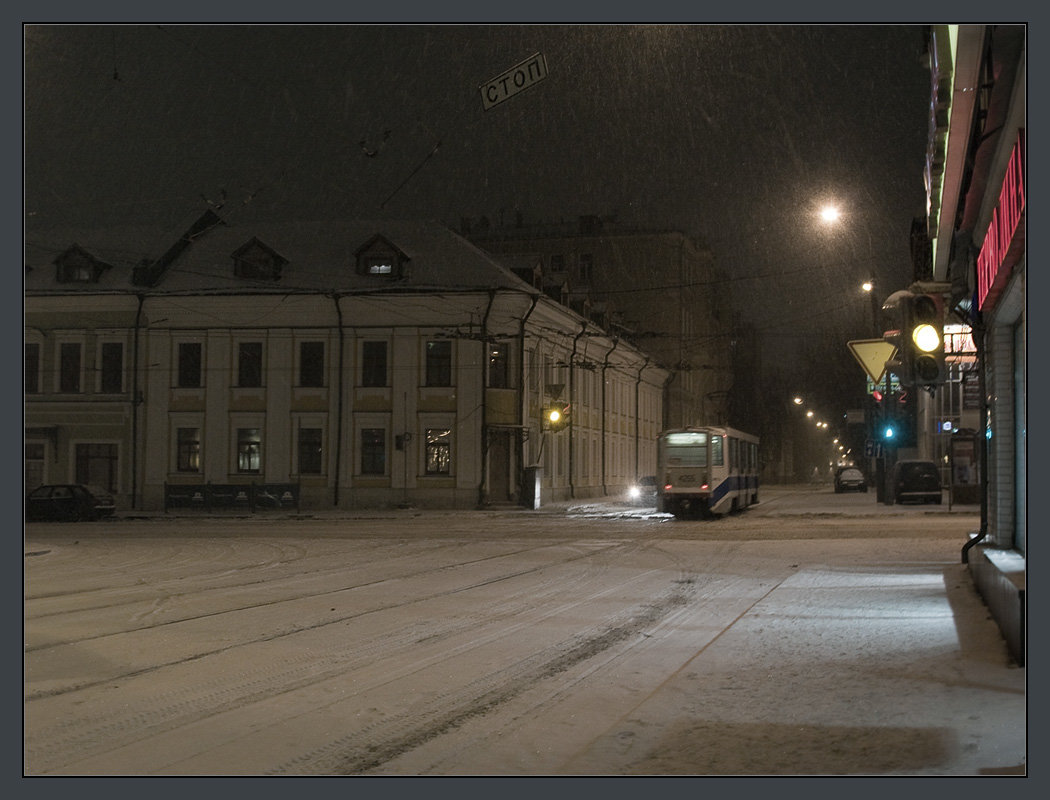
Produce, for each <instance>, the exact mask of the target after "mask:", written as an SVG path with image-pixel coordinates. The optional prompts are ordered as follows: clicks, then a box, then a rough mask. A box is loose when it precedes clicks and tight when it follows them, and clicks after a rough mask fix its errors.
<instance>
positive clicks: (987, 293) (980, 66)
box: [916, 25, 1027, 664]
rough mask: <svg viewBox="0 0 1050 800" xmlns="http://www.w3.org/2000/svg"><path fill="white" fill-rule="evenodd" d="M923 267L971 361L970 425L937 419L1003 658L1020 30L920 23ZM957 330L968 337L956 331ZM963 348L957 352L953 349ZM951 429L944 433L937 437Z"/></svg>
mask: <svg viewBox="0 0 1050 800" xmlns="http://www.w3.org/2000/svg"><path fill="white" fill-rule="evenodd" d="M928 42H929V45H928V49H927V52H928V55H929V63H930V73H931V79H932V80H931V89H932V93H931V101H930V138H929V149H928V153H927V165H926V176H925V177H926V187H927V199H928V202H927V210H928V215H927V226H926V234H927V237H928V248H929V259H928V264H929V274H928V275H917V276H916V277H917V278H919V279H926V280H929V281H931V282H932V285H934V286H939V287H944V290H945V294H946V296H947V297H949V298H950V303H949V308H950V319H949V323H952V324H955V325H956V326H957V325H958V323H960V322H961V323H964V324H965V326H966V327H965V328H961V329H958V330H951V329H948V330H946V333H948V334H949V338H948V341H949V342H952V338H951V335H952V334H954V336H955V338H956V342H957V343H955V344H951V345H950V347H949V357H950V358H951V357H952V356H959V358H957V359H956V360H957V361H960V362H963V361H965V360H969V361H972V362H973V363H974V364H975V366H976V369H975V370H968V371H967V373H966V374H965V375H964V376H963V379H961V381H960V393H961V400H960V404H961V406H962V407H963V408H964V409H965V410H968V411H969V410H972V411H973V414H972V418H973V419H975V423H974V428H973V429H966V428H963V429H961V430H957V431H951V430H950V429H948V428H937V427H936V423H937V422H938V421H939V420H940V419H941V418H942V417H943V416H944V409H943V407H937V406H934V407H933V411H932V413H931V414H930V422H932V423H933V425H930V426H929V427H930V428H931V429H932V430H933V431H934V433H933V434H932V435H934V436H938V435H939V436H940V437H941V438H942V444H941V446H940V447H934V448H932V449H933V452H935V453H936V454H937V455H938V456H939V457H940V458H942V459H943V460H944V461H945V463H946V464H947V465H948V467H949V469H950V476H951V484H952V486H953V489H954V488H955V487H956V486H959V485H965V486H970V485H973V484H976V489H977V490H976V491H975V492H974V494H975V496H978V497H979V498H980V501H981V529H980V530H979V531H976V532H974V535H973V537H972V538H971V539H970V540H969V541H968V542H967V543H966V546H965V547H964V550H963V559H964V560H965V561H966V562H967V563H968V564H969V569H970V572H971V574H972V575H973V578H974V582H975V584H976V586H977V588H978V590H979V591H980V593H981V595H982V596H983V597H984V599H985V602H986V603H987V605H988V607H989V609H990V610H991V612H992V614H993V616H994V617H995V619H996V621H997V622H998V624H999V626H1000V628H1001V629H1002V631H1003V634H1004V636H1005V638H1006V641H1007V644H1008V645H1009V647H1010V651H1011V653H1012V654H1013V655H1014V657H1015V658H1016V659H1017V661H1018V662H1019V663H1021V664H1023V663H1024V653H1025V630H1026V622H1025V614H1026V612H1025V579H1026V553H1027V498H1026V491H1025V485H1026V467H1025V465H1026V456H1027V411H1026V354H1027V322H1026V320H1027V311H1026V306H1027V303H1026V278H1025V276H1026V272H1027V258H1026V250H1025V217H1026V214H1025V198H1026V191H1025V182H1026V177H1027V173H1026V169H1025V165H1026V159H1027V139H1026V135H1025V126H1026V96H1027V78H1026V61H1027V59H1026V56H1027V30H1026V28H1025V26H1023V25H936V26H932V28H931V29H930V35H929V39H928ZM967 332H969V334H970V335H969V336H967V335H966V333H967ZM966 355H969V356H970V357H969V359H963V358H961V357H962V356H966ZM949 436H950V438H949Z"/></svg>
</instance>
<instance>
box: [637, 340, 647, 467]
mask: <svg viewBox="0 0 1050 800" xmlns="http://www.w3.org/2000/svg"><path fill="white" fill-rule="evenodd" d="M648 366H649V356H646V357H645V361H644V362H642V366H640V367H639V368H638V377H637V378H635V380H634V477H635V480H637V479H638V458H639V452H638V451H639V450H640V449H641V427H642V414H641V410H640V409H639V400H640V399H641V385H642V373H643V372H645V368H646V367H648Z"/></svg>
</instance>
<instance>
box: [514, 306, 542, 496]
mask: <svg viewBox="0 0 1050 800" xmlns="http://www.w3.org/2000/svg"><path fill="white" fill-rule="evenodd" d="M539 301H540V296H539V295H538V294H534V295H533V296H532V304H531V305H530V306H529V310H528V311H526V312H525V315H524V316H523V317H522V318H521V325H520V327H519V329H518V413H519V418H520V420H521V430H522V435H521V436H519V437H518V485H519V487H520V488H519V498H520V499H521V500H522V501H524V498H525V494H524V492H525V478H526V474H525V472H526V469H525V468H526V466H528V465H527V464H526V463H525V439H524V438H523V437H524V432H525V431H527V430H528V427H527V426H528V421H529V409H528V402H529V396H528V393H527V392H526V390H525V380H526V371H525V326H526V324H527V323H528V321H529V317H531V316H532V312H533V311H535V310H536V305H537V304H538V303H539ZM541 441H542V439H541ZM538 459H539V457H538V456H537V460H538ZM533 502H535V498H533Z"/></svg>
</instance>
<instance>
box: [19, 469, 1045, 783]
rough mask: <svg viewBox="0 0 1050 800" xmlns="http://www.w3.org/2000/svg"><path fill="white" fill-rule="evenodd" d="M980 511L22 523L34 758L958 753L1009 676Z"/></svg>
mask: <svg viewBox="0 0 1050 800" xmlns="http://www.w3.org/2000/svg"><path fill="white" fill-rule="evenodd" d="M975 514H976V510H975V509H973V508H954V509H949V508H948V507H947V505H945V506H941V507H935V506H926V507H922V506H919V507H900V506H884V505H882V504H879V503H877V502H876V501H875V499H874V496H873V495H872V494H869V495H835V494H833V493H832V492H831V491H830V489H828V488H827V487H824V488H823V489H821V490H814V489H812V488H811V487H790V488H780V487H777V488H774V489H772V490H766V491H765V492H764V493H763V502H762V503H761V504H760V505H759V506H757V507H755V508H753V509H751V510H749V511H748V512H746V513H744V514H739V515H733V516H731V517H727V518H724V519H721V520H715V521H710V522H701V521H696V522H692V521H689V522H686V521H676V520H674V519H673V518H671V517H668V516H666V515H661V514H657V513H656V512H655V511H654V510H653V509H645V508H640V507H632V506H629V505H628V504H626V503H620V502H598V501H593V502H592V501H580V502H573V503H565V504H558V505H551V506H548V507H545V508H543V509H541V510H539V511H537V512H530V511H524V510H520V509H492V510H487V511H476V512H439V511H422V510H414V509H398V510H389V511H387V510H383V511H373V512H353V513H351V512H339V513H335V512H329V513H318V514H301V515H296V516H297V518H288V517H257V518H221V519H216V518H173V517H167V518H165V517H163V516H158V517H154V518H148V519H122V520H117V521H113V522H108V523H80V524H65V525H62V524H47V525H44V524H34V525H30V526H28V528H27V531H26V541H25V550H26V554H27V555H26V559H25V566H26V573H25V574H26V585H25V589H26V602H25V611H26V622H25V638H26V659H25V688H26V697H27V701H26V706H25V712H26V713H25V720H26V724H25V772H26V774H29V775H349V774H381V775H842V774H845V775H941V776H945V775H976V774H1001V773H1006V774H1014V773H1018V772H1023V771H1024V770H1025V769H1026V766H1025V764H1026V738H1025V726H1026V704H1025V670H1024V669H1021V668H1018V667H1016V666H1015V665H1013V664H1011V662H1010V660H1009V657H1008V655H1007V652H1006V647H1005V644H1004V643H1003V641H1002V638H1001V636H1000V635H999V632H998V629H997V628H996V627H995V624H994V622H992V621H991V619H990V617H989V616H988V614H987V609H985V607H984V606H983V604H982V602H981V600H980V598H979V596H978V595H977V594H976V592H975V591H974V589H973V586H972V583H971V582H970V579H969V577H968V574H967V573H966V568H965V567H964V566H963V565H962V564H961V563H960V558H959V552H960V549H961V546H962V544H963V543H964V542H965V541H966V536H967V532H968V531H971V530H974V529H975V528H976V526H977V522H978V521H977V519H976V516H975Z"/></svg>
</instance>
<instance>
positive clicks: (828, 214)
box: [820, 205, 842, 223]
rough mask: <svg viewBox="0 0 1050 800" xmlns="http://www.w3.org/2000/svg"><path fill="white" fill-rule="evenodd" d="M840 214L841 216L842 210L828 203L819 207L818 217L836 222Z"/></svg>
mask: <svg viewBox="0 0 1050 800" xmlns="http://www.w3.org/2000/svg"><path fill="white" fill-rule="evenodd" d="M840 216H842V212H840V211H839V210H838V208H836V207H835V206H831V205H828V206H824V207H823V208H822V209H820V218H821V219H822V220H824V222H828V223H831V222H837V221H838V218H839V217H840Z"/></svg>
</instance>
